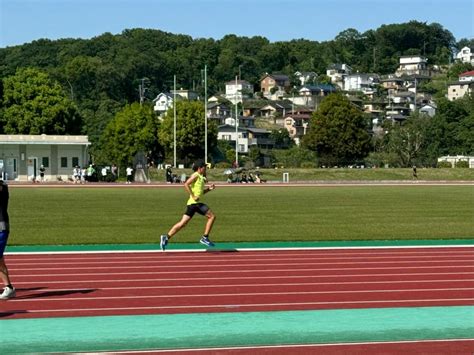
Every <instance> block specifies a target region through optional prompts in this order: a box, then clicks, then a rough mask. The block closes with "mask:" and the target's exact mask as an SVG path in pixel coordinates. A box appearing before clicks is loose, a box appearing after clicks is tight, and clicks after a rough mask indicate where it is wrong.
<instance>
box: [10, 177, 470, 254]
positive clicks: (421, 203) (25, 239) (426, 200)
mask: <svg viewBox="0 0 474 355" xmlns="http://www.w3.org/2000/svg"><path fill="white" fill-rule="evenodd" d="M10 195H11V197H10V216H11V237H10V240H9V245H67V244H101V243H106V244H108V243H119V244H122V243H155V242H157V241H158V236H159V235H160V234H161V233H164V232H166V231H168V229H169V227H170V226H171V225H172V224H173V223H175V222H176V221H177V220H178V219H179V218H180V217H181V215H182V213H183V211H184V205H185V201H186V199H187V196H186V194H185V191H184V189H183V188H182V186H177V187H176V188H112V189H110V188H88V187H81V188H11V191H10ZM206 197H207V199H206V202H207V203H208V204H209V205H210V206H211V208H212V209H213V210H214V212H215V213H216V215H217V221H216V225H215V229H214V231H213V233H212V238H213V239H214V240H215V241H216V242H244V241H318V240H329V241H333V240H405V239H453V238H456V239H459V238H461V239H462V238H473V237H474V217H473V216H474V203H473V202H474V188H473V187H472V186H420V185H416V184H413V185H411V184H410V185H409V186H400V187H396V186H355V187H350V186H340V187H301V186H300V187H262V186H251V187H250V186H248V187H237V186H233V187H228V186H226V187H224V186H221V187H218V188H217V189H216V190H215V191H214V192H212V193H211V194H209V195H207V196H206ZM204 223H205V220H204V218H202V217H201V216H196V217H195V218H194V219H193V220H192V221H191V222H190V224H189V225H188V226H187V227H186V229H184V230H183V231H182V232H180V234H178V235H177V237H176V238H175V239H174V242H196V241H197V239H198V237H199V236H200V235H201V233H202V229H203V226H204Z"/></svg>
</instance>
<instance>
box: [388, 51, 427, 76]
mask: <svg viewBox="0 0 474 355" xmlns="http://www.w3.org/2000/svg"><path fill="white" fill-rule="evenodd" d="M399 60H400V64H399V66H398V69H397V70H396V72H395V75H396V76H398V77H400V76H406V75H414V74H415V75H425V76H430V71H429V70H428V59H427V58H426V57H423V56H420V55H408V56H402V57H400V59H399Z"/></svg>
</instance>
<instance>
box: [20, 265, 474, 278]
mask: <svg viewBox="0 0 474 355" xmlns="http://www.w3.org/2000/svg"><path fill="white" fill-rule="evenodd" d="M259 266H261V265H259ZM465 268H469V269H474V265H472V266H471V265H468V266H449V265H447V266H404V267H399V266H398V267H395V266H394V267H361V268H351V267H348V268H305V269H288V268H285V269H272V270H268V269H250V270H235V269H233V270H204V271H203V270H199V271H190V270H185V271H145V272H105V273H101V272H94V270H91V272H90V273H69V274H52V273H48V274H34V273H32V274H28V275H20V274H15V275H14V277H15V278H32V277H45V276H47V277H58V276H89V277H90V276H96V275H97V276H104V275H109V276H110V275H169V274H234V273H240V274H242V273H250V272H251V273H256V272H261V273H275V272H280V273H291V272H314V271H352V270H392V269H395V270H399V269H404V270H412V269H465ZM15 271H20V270H18V269H15ZM11 273H12V272H11ZM12 274H13V273H12ZM265 277H266V276H265Z"/></svg>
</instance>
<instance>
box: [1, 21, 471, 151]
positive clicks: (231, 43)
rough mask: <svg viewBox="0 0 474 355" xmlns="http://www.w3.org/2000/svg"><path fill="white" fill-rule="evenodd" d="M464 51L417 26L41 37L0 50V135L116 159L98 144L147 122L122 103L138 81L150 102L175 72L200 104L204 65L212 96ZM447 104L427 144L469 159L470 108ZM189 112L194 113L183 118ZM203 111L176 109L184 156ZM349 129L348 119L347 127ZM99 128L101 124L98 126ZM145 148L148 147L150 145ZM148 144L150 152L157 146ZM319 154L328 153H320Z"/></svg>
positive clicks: (435, 60)
mask: <svg viewBox="0 0 474 355" xmlns="http://www.w3.org/2000/svg"><path fill="white" fill-rule="evenodd" d="M466 45H470V46H472V40H467V39H461V40H460V41H459V42H458V43H455V39H454V37H453V36H452V34H451V33H450V32H449V31H448V30H447V29H444V28H443V27H442V26H441V25H439V24H437V23H432V24H426V23H422V22H417V21H411V22H408V23H403V24H390V25H383V26H381V27H380V28H378V29H375V30H369V31H366V32H364V33H360V32H358V31H357V30H355V29H351V28H349V29H347V30H344V31H342V32H341V33H339V34H338V35H337V36H336V38H335V39H334V40H331V41H326V42H317V41H312V40H308V39H295V40H292V41H288V42H274V43H272V42H270V41H269V40H268V39H266V38H264V37H261V36H254V37H238V36H235V35H227V36H225V37H223V38H222V39H219V40H214V39H205V38H199V39H193V38H192V37H190V36H186V35H175V34H171V33H166V32H163V31H159V30H151V29H129V30H125V31H123V32H122V33H121V34H119V35H113V34H110V33H104V34H102V35H98V36H97V37H94V38H92V39H90V40H82V39H62V40H56V41H51V40H46V39H41V40H37V41H33V42H31V43H27V44H24V45H21V46H14V47H7V48H0V63H1V64H0V78H1V79H2V87H3V89H2V90H0V95H1V97H0V99H1V100H0V131H1V132H8V133H50V134H51V133H57V134H87V135H88V136H89V138H90V140H91V141H92V143H93V145H92V148H91V151H92V153H93V154H94V155H95V156H99V154H100V153H101V152H102V153H104V152H105V153H107V154H109V152H107V149H110V150H111V152H112V153H110V154H112V155H111V156H112V157H114V159H119V160H122V158H120V157H118V156H115V155H114V154H115V153H113V152H114V151H115V150H116V149H117V147H116V146H114V144H112V143H110V142H106V141H107V139H110V140H111V141H112V142H113V141H114V140H116V139H117V137H116V136H115V135H114V134H112V132H115V133H116V131H117V129H118V128H117V127H118V126H120V125H121V124H122V123H123V124H125V123H124V122H122V121H124V120H125V119H124V118H123V117H122V116H123V115H125V116H133V117H138V116H140V115H143V117H149V119H151V116H148V114H145V113H144V112H141V113H137V112H135V111H136V109H135V108H133V109H132V107H131V106H130V104H132V103H134V102H137V101H138V100H139V93H138V85H139V83H141V80H142V79H145V78H146V83H147V84H146V91H145V96H146V102H147V103H148V104H149V103H150V102H151V100H152V99H153V98H154V97H155V96H156V95H157V94H158V93H160V92H162V91H169V90H171V89H172V85H173V75H177V77H178V82H179V85H180V87H183V88H187V89H194V90H196V91H197V92H198V93H199V94H200V95H201V98H202V96H203V93H204V86H203V76H202V71H203V68H204V65H207V68H208V76H207V77H208V94H209V95H212V94H215V93H219V92H223V91H224V84H225V82H227V81H229V80H233V78H234V77H235V76H236V75H240V76H241V78H242V79H245V80H248V81H249V82H251V83H252V84H254V85H255V87H256V89H258V82H259V79H260V78H261V77H262V75H263V74H264V73H265V72H280V73H285V74H288V75H290V76H291V75H292V74H293V73H294V72H295V71H297V70H299V71H314V72H316V73H318V75H323V74H325V71H326V68H327V67H328V66H329V65H330V64H331V63H336V62H337V63H342V62H345V63H347V64H349V65H350V66H352V67H353V69H354V71H360V72H372V71H373V72H378V73H380V74H387V73H392V72H394V71H395V69H396V68H397V66H398V59H399V56H401V55H406V54H421V55H426V56H427V57H428V62H429V63H430V64H438V65H442V64H447V63H449V59H450V55H451V53H452V50H453V48H454V47H457V48H458V49H460V48H461V47H463V46H466ZM32 68H34V69H32ZM18 69H19V70H18ZM465 69H466V70H469V68H468V67H466V66H462V65H454V66H452V67H451V70H450V71H449V73H448V74H449V80H451V79H454V78H455V77H456V75H458V74H459V73H460V72H462V71H463V70H465ZM17 70H18V71H17ZM427 85H430V84H427ZM444 85H445V84H444V83H443V84H441V83H440V84H439V85H431V86H432V87H430V88H429V89H430V90H432V91H433V93H435V92H439V91H440V89H445V87H444ZM33 86H34V87H35V88H33ZM453 105H454V106H453ZM453 105H451V104H448V103H441V105H440V114H439V115H437V117H435V118H434V119H433V122H436V123H437V125H436V126H435V128H433V127H431V126H430V129H432V130H433V132H432V134H433V135H434V136H436V137H438V143H437V145H436V146H435V143H430V145H429V146H430V147H431V148H430V149H432V152H433V153H432V154H435V153H436V154H437V153H444V152H446V153H448V152H450V153H451V154H455V153H458V154H459V153H463V152H465V153H469V152H471V153H473V150H472V145H473V143H472V140H473V139H472V135H471V134H470V132H472V124H473V123H472V120H473V118H472V109H471V108H470V106H469V105H468V104H466V105H465V106H464V107H463V108H460V107H458V105H461V104H458V103H456V104H453ZM143 109H145V105H144V108H143ZM193 110H195V112H191V111H193ZM344 110H347V112H349V113H350V114H352V113H354V114H355V118H354V120H355V121H359V120H360V115H359V113H356V112H355V111H353V110H352V109H351V110H349V107H346V108H345V109H344ZM201 114H202V117H203V113H202V108H198V107H195V108H193V109H192V110H184V111H183V116H182V117H188V118H190V121H189V122H187V123H186V125H188V124H189V125H190V126H191V127H192V128H193V129H194V131H193V133H195V135H194V136H193V138H192V139H191V138H190V136H189V132H184V136H183V141H182V142H180V146H179V147H180V148H179V152H180V153H179V154H180V157H181V158H183V159H184V157H185V156H187V157H188V158H190V157H194V156H199V157H202V156H203V154H204V152H203V149H204V148H203V146H204V144H203V131H202V129H203V128H202V127H201V125H202V124H203V122H202V121H201V122H200V123H199V121H198V120H197V117H200V116H201ZM331 114H336V113H335V112H333V113H331ZM192 117H195V118H196V121H195V120H194V118H192ZM179 119H181V118H179ZM120 122H122V123H120ZM140 122H142V121H140ZM128 123H130V122H128ZM327 123H328V124H329V122H327ZM353 123H354V121H351V123H350V125H352V124H353ZM109 124H110V125H111V126H110V127H109ZM142 124H144V123H143V122H142ZM112 126H113V127H112ZM356 126H357V125H356ZM105 127H109V128H108V129H107V130H106V128H105ZM114 127H115V128H114ZM116 128H117V129H116ZM359 128H360V127H359ZM153 129H155V128H153ZM156 129H158V128H156ZM213 129H214V128H213V127H211V130H210V132H209V147H213V146H214V145H215V141H213V140H215V138H216V137H215V134H214V133H215V131H212V130H213ZM342 129H346V133H345V134H347V135H351V134H356V133H355V132H351V133H348V132H349V131H350V130H347V127H342ZM360 129H362V128H360ZM364 129H365V128H363V129H362V130H364ZM160 130H162V131H163V133H162V135H163V136H160V140H163V145H164V146H166V147H167V150H166V151H167V153H168V156H167V157H168V158H169V154H170V152H171V151H170V140H169V130H170V126H169V115H168V116H167V118H166V119H165V122H164V123H163V126H162V127H161V128H160ZM165 132H168V133H165ZM331 132H332V131H331ZM358 132H359V133H361V131H360V130H359V131H358ZM359 133H357V134H356V135H358V134H359ZM311 134H313V135H314V134H315V132H314V131H313V132H312V133H311ZM106 138H107V139H106ZM194 138H197V140H195V139H194ZM199 139H200V141H199ZM317 139H319V138H317ZM331 139H334V137H333V138H331ZM339 139H340V141H341V142H343V141H344V139H347V141H348V142H352V141H353V140H352V138H348V137H339ZM145 140H146V141H147V142H148V140H147V139H145ZM469 142H470V143H469ZM130 143H131V142H130ZM359 143H360V142H359ZM157 144H158V145H157ZM307 144H308V147H312V148H313V149H316V150H319V151H321V149H322V147H323V146H325V145H327V146H328V147H329V146H332V145H330V144H329V143H328V139H327V140H326V141H324V143H317V140H316V138H315V137H314V136H313V138H312V140H311V141H308V142H307ZM328 144H329V145H328ZM145 145H146V146H147V149H149V148H150V147H149V146H148V143H147V144H145ZM152 146H154V147H157V146H159V143H157V142H155V143H153V144H152ZM384 147H385V145H384ZM135 148H137V147H136V146H134V148H133V149H132V150H134V149H135ZM209 151H211V149H209ZM350 151H352V152H353V153H350ZM365 151H366V147H365V144H362V145H361V146H357V147H355V146H350V147H348V148H347V150H346V151H344V152H343V151H342V148H340V147H339V148H338V149H337V151H334V154H333V156H332V157H331V159H333V158H336V157H340V158H341V159H349V160H351V159H359V158H360V157H361V156H362V155H363V154H364V152H365ZM128 153H129V154H131V153H132V152H131V151H130V152H128ZM325 154H326V156H327V157H329V156H330V155H329V152H328V151H327V150H326V153H325Z"/></svg>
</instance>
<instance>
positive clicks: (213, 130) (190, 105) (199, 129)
mask: <svg viewBox="0 0 474 355" xmlns="http://www.w3.org/2000/svg"><path fill="white" fill-rule="evenodd" d="M204 137H205V122H204V105H203V104H202V103H201V102H198V101H179V102H177V103H176V155H177V158H178V159H179V160H184V161H189V160H190V159H191V160H195V159H199V158H201V159H202V158H203V157H204V151H205V144H204ZM159 138H160V142H161V144H162V145H163V146H164V148H165V153H166V156H168V157H169V156H173V151H174V113H173V109H172V108H170V109H169V110H168V112H167V113H166V116H165V118H164V119H163V124H162V126H161V129H160V132H159ZM207 138H208V140H207V145H208V152H210V151H211V150H213V149H214V148H215V147H216V145H217V126H216V124H215V123H214V122H212V121H208V124H207Z"/></svg>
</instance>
